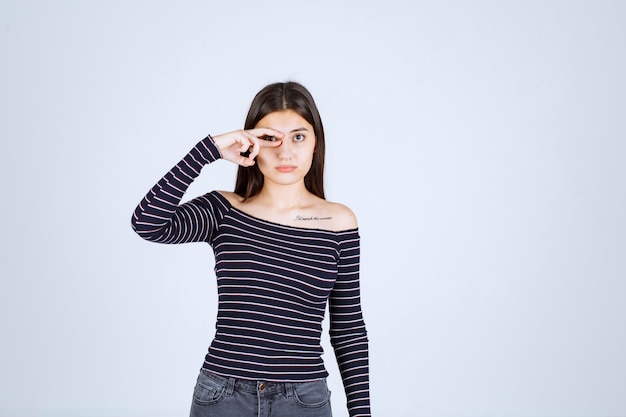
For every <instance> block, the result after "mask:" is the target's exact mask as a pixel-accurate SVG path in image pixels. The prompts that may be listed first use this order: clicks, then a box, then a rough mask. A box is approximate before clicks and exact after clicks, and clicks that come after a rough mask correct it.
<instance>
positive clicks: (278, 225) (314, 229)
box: [211, 191, 359, 235]
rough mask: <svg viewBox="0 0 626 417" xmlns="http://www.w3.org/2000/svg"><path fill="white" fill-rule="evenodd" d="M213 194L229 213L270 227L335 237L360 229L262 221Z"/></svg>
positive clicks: (224, 198)
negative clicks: (337, 228) (235, 213)
mask: <svg viewBox="0 0 626 417" xmlns="http://www.w3.org/2000/svg"><path fill="white" fill-rule="evenodd" d="M211 194H214V195H216V196H217V197H218V198H219V199H220V200H221V201H222V203H223V204H224V205H225V206H226V207H227V208H228V210H229V211H235V212H237V213H240V214H241V215H243V216H245V217H248V218H250V219H252V220H254V221H257V222H259V223H265V224H267V225H270V226H274V227H280V228H285V229H290V230H297V231H306V232H322V233H330V234H335V235H340V234H346V233H350V232H357V233H358V231H359V228H358V227H353V228H349V229H343V230H332V229H322V228H319V227H302V226H293V225H289V224H282V223H278V222H274V221H271V220H267V219H262V218H260V217H257V216H255V215H252V214H250V213H248V212H246V211H245V210H242V209H240V208H237V207H235V206H233V205H232V204H231V202H230V201H229V200H228V198H226V197H225V196H224V195H223V194H222V193H221V192H219V191H213V192H212V193H211Z"/></svg>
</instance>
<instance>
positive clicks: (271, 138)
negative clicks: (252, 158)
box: [263, 135, 276, 142]
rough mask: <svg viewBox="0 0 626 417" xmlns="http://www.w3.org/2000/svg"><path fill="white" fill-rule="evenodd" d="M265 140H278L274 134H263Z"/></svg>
mask: <svg viewBox="0 0 626 417" xmlns="http://www.w3.org/2000/svg"><path fill="white" fill-rule="evenodd" d="M263 140H267V141H269V142H276V138H275V137H274V136H269V135H265V136H263Z"/></svg>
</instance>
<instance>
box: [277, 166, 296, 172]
mask: <svg viewBox="0 0 626 417" xmlns="http://www.w3.org/2000/svg"><path fill="white" fill-rule="evenodd" d="M294 169H296V167H295V166H293V165H278V166H277V167H276V171H278V172H291V171H293V170H294Z"/></svg>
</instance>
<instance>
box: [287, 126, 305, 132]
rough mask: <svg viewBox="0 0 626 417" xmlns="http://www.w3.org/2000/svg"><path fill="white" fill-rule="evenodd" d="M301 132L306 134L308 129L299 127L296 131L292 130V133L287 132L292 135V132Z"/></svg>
mask: <svg viewBox="0 0 626 417" xmlns="http://www.w3.org/2000/svg"><path fill="white" fill-rule="evenodd" d="M303 130H304V131H305V132H308V131H309V129H307V128H306V127H299V128H297V129H294V130H292V131H291V132H289V133H294V132H302V131H303Z"/></svg>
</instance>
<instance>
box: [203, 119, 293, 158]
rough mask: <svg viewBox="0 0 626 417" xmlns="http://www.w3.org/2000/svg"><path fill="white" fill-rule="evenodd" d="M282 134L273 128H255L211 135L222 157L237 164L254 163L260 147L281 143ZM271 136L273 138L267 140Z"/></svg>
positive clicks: (274, 145)
mask: <svg viewBox="0 0 626 417" xmlns="http://www.w3.org/2000/svg"><path fill="white" fill-rule="evenodd" d="M283 136H284V135H283V134H282V133H281V132H279V131H277V130H274V129H267V128H257V129H250V130H236V131H234V132H230V133H224V134H221V135H218V136H214V137H213V142H214V143H215V145H216V146H217V147H218V148H219V150H220V152H221V153H222V158H223V159H226V160H227V161H231V162H234V163H236V164H238V165H241V166H244V167H249V166H252V165H254V158H256V156H257V155H258V154H259V152H260V151H261V148H262V147H276V146H278V145H280V144H281V143H282V138H283ZM268 138H273V139H274V140H268Z"/></svg>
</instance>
